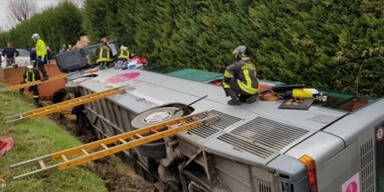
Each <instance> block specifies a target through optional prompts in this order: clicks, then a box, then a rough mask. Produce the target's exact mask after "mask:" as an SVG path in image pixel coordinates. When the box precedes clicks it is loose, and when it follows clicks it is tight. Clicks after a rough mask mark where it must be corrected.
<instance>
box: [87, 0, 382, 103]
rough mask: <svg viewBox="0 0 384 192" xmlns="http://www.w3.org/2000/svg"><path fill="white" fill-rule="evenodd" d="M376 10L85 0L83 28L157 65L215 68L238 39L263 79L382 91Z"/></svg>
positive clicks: (347, 4)
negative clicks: (114, 40)
mask: <svg viewBox="0 0 384 192" xmlns="http://www.w3.org/2000/svg"><path fill="white" fill-rule="evenodd" d="M383 14H384V4H383V3H382V2H381V0H361V1H354V0H352V1H339V0H337V1H335V0H323V1H318V0H292V1H280V0H255V1H250V0H232V1H223V0H205V1H195V0H163V1H150V0H142V1H118V0H87V1H86V4H85V8H84V27H85V30H86V31H87V33H88V34H89V36H90V37H91V40H93V41H97V40H98V39H99V38H100V37H102V36H104V35H108V36H110V37H111V38H116V39H118V40H119V41H120V42H123V43H124V44H126V45H128V46H129V47H130V48H131V49H132V50H133V52H135V53H137V54H139V55H143V56H146V57H148V58H149V60H150V61H151V63H155V64H157V65H159V66H160V67H161V69H162V70H164V71H167V70H169V69H171V68H174V67H178V68H185V67H192V68H198V69H204V70H211V71H216V72H222V71H223V70H224V69H225V66H226V65H228V64H230V63H231V62H233V58H232V56H231V51H232V49H234V48H235V47H236V46H237V45H240V44H245V45H247V46H248V48H249V51H250V55H251V57H252V59H253V61H254V63H255V64H256V65H257V68H258V75H259V77H260V78H262V79H271V80H278V81H283V82H287V83H305V84H307V85H309V86H315V87H318V88H322V89H333V90H338V91H346V92H352V93H357V90H358V92H359V94H365V95H372V96H383V95H384V78H382V77H381V76H382V75H383V74H384V65H383V62H384V57H383V56H384V46H383V45H384V15H383ZM357 85H358V86H357Z"/></svg>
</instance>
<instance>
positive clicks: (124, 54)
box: [118, 49, 129, 60]
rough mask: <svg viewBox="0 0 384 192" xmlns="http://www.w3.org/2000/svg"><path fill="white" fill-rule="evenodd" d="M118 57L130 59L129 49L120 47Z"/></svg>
mask: <svg viewBox="0 0 384 192" xmlns="http://www.w3.org/2000/svg"><path fill="white" fill-rule="evenodd" d="M118 59H125V60H127V59H129V51H128V50H124V49H120V54H119V56H118Z"/></svg>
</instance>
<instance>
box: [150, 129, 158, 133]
mask: <svg viewBox="0 0 384 192" xmlns="http://www.w3.org/2000/svg"><path fill="white" fill-rule="evenodd" d="M151 131H152V132H153V133H158V132H159V131H157V130H156V129H153V128H152V129H151Z"/></svg>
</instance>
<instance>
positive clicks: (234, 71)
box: [223, 61, 259, 95]
mask: <svg viewBox="0 0 384 192" xmlns="http://www.w3.org/2000/svg"><path fill="white" fill-rule="evenodd" d="M224 78H225V79H231V78H234V79H236V83H237V85H238V87H239V88H240V89H241V90H242V91H244V92H245V93H247V94H251V95H253V94H256V93H257V92H258V88H259V81H258V79H257V77H256V67H255V65H254V64H253V63H251V62H249V61H237V62H235V63H233V64H232V65H230V66H228V67H227V69H226V70H225V73H224ZM223 86H224V88H230V85H229V84H228V83H226V82H224V83H223Z"/></svg>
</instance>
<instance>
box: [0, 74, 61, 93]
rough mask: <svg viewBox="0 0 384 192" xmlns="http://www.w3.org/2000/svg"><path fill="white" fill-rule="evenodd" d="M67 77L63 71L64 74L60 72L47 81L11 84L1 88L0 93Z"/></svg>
mask: <svg viewBox="0 0 384 192" xmlns="http://www.w3.org/2000/svg"><path fill="white" fill-rule="evenodd" d="M66 77H67V74H65V73H63V74H60V75H56V76H53V77H50V78H49V79H47V80H45V81H42V80H38V81H33V82H30V83H22V84H18V85H13V86H9V87H6V88H3V89H0V93H5V92H8V91H17V90H19V89H23V88H27V87H30V86H34V85H40V84H43V83H47V82H51V81H56V80H60V79H64V78H66Z"/></svg>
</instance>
